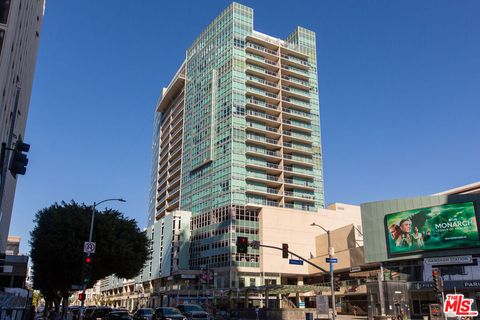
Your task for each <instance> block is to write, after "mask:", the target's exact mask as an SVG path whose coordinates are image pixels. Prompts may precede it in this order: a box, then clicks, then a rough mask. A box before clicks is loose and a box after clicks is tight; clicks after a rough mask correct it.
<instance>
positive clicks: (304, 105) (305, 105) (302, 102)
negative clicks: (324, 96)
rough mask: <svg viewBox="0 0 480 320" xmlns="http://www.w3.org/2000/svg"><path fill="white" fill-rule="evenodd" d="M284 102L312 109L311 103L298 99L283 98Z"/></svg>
mask: <svg viewBox="0 0 480 320" xmlns="http://www.w3.org/2000/svg"><path fill="white" fill-rule="evenodd" d="M282 100H283V101H286V102H290V103H291V104H296V105H298V106H303V107H306V108H310V103H308V102H306V101H302V100H298V99H295V98H291V97H282Z"/></svg>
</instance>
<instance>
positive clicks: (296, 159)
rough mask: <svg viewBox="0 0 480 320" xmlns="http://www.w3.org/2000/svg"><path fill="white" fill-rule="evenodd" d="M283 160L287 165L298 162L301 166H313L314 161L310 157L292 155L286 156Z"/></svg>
mask: <svg viewBox="0 0 480 320" xmlns="http://www.w3.org/2000/svg"><path fill="white" fill-rule="evenodd" d="M283 159H284V160H285V164H287V163H288V164H292V163H295V162H298V163H300V164H301V165H308V166H313V159H312V158H308V157H300V156H294V155H291V154H284V155H283Z"/></svg>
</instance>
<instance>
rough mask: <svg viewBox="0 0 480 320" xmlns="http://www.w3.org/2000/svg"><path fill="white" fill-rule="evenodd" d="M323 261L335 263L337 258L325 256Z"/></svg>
mask: <svg viewBox="0 0 480 320" xmlns="http://www.w3.org/2000/svg"><path fill="white" fill-rule="evenodd" d="M325 262H327V263H330V262H331V263H337V262H338V259H337V258H325Z"/></svg>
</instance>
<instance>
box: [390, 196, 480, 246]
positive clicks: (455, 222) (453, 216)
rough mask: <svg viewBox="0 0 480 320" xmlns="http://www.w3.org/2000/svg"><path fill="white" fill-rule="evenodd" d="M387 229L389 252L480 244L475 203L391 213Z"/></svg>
mask: <svg viewBox="0 0 480 320" xmlns="http://www.w3.org/2000/svg"><path fill="white" fill-rule="evenodd" d="M385 231H386V236H387V249H388V254H389V255H405V254H413V253H418V252H422V251H430V250H446V249H455V248H468V247H476V246H480V240H479V235H478V226H477V219H476V215H475V206H474V203H473V202H465V203H453V204H446V205H441V206H434V207H428V208H420V209H413V210H407V211H401V212H395V213H390V214H387V215H386V216H385Z"/></svg>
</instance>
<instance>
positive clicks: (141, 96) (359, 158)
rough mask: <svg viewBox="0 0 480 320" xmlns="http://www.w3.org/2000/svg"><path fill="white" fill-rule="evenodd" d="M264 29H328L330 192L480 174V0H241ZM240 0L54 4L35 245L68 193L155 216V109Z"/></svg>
mask: <svg viewBox="0 0 480 320" xmlns="http://www.w3.org/2000/svg"><path fill="white" fill-rule="evenodd" d="M241 3H243V4H245V5H248V6H250V7H252V8H253V9H254V19H255V20H254V26H255V29H256V30H258V31H261V32H264V33H267V34H270V35H273V36H276V37H279V38H284V37H286V36H287V35H288V34H289V33H290V32H291V31H292V30H293V29H294V28H295V27H296V26H297V25H301V26H304V27H306V28H309V29H312V30H314V31H316V33H317V48H318V52H317V54H318V70H319V85H320V104H321V106H320V111H321V125H322V143H323V155H324V172H325V193H326V202H327V203H331V202H337V201H338V202H345V203H352V204H359V203H362V202H367V201H374V200H383V199H390V198H399V197H407V196H416V195H424V194H431V193H434V192H438V191H441V190H444V189H448V188H452V187H456V186H459V185H462V184H467V183H471V182H474V181H477V180H479V173H478V158H479V156H480V146H479V140H478V137H479V134H478V123H479V122H478V120H479V118H480V89H479V84H480V42H479V41H478V39H480V19H478V16H479V14H480V2H479V1H474V0H471V1H442V0H435V1H433V0H432V1H356V0H355V1H354V0H352V1H338V0H330V1H326V0H323V1H298V0H297V1H295V5H294V6H292V2H291V1H265V0H262V1H242V2H241ZM228 4H229V2H228V1H219V0H216V1H214V0H211V1H158V0H142V1H126V0H117V1H113V0H102V1H93V0H88V1H59V0H50V1H47V6H46V15H45V20H44V24H43V31H42V35H41V44H40V50H39V55H38V62H37V68H36V73H35V80H34V87H33V92H32V100H31V105H30V113H29V119H28V125H27V131H26V137H25V140H26V142H28V143H31V145H32V147H31V151H30V152H29V158H30V163H29V165H28V171H27V174H26V175H25V176H22V177H20V178H19V183H18V187H17V195H16V199H15V206H14V212H13V217H12V224H11V227H10V234H11V235H19V236H21V237H22V238H23V240H22V242H23V243H22V250H23V251H24V252H26V251H27V248H28V243H27V241H28V238H29V231H30V230H31V229H32V227H33V223H32V219H33V217H34V214H35V213H36V212H37V211H38V210H39V209H41V208H43V207H46V206H48V205H50V204H51V203H53V202H55V201H62V200H65V201H69V200H71V199H75V200H76V201H79V202H86V203H92V202H93V201H99V200H102V199H104V198H110V197H124V198H125V199H127V201H128V202H127V203H122V204H112V206H113V207H115V208H117V209H119V210H121V211H123V212H125V213H126V214H127V215H128V216H129V217H133V218H135V219H137V221H139V225H140V226H141V227H143V226H144V225H145V221H146V208H147V197H148V178H149V168H150V146H151V137H152V121H153V110H154V106H155V103H156V101H157V99H158V96H159V94H160V92H161V88H162V87H163V86H166V85H167V84H168V82H169V80H170V78H171V77H172V75H173V74H174V73H175V71H176V69H177V67H178V66H179V65H180V63H181V62H182V60H183V58H184V56H185V49H186V48H187V47H188V46H189V44H191V43H192V41H193V40H194V39H195V37H196V36H197V35H198V34H199V33H200V32H201V31H202V30H203V28H204V27H205V26H207V24H208V23H209V22H210V21H211V20H212V19H213V18H214V17H215V16H216V15H218V14H219V13H220V12H221V10H223V8H225V7H226V6H228Z"/></svg>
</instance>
